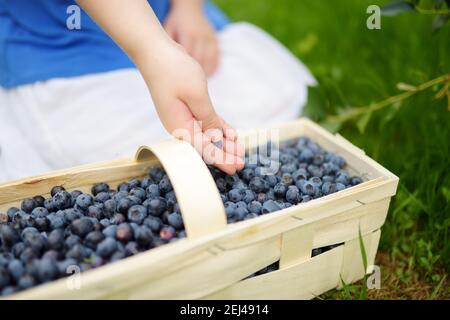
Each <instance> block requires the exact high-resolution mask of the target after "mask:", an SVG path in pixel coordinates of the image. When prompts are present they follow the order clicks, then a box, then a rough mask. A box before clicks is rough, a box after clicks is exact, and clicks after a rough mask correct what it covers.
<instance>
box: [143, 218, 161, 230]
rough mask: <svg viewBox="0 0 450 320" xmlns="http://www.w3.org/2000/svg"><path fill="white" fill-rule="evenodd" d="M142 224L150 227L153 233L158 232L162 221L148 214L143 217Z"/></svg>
mask: <svg viewBox="0 0 450 320" xmlns="http://www.w3.org/2000/svg"><path fill="white" fill-rule="evenodd" d="M143 224H144V225H145V226H147V227H149V228H150V230H152V231H153V232H155V233H159V231H160V230H161V227H162V225H163V223H162V221H161V219H160V218H158V217H153V216H149V217H147V218H145V220H144V222H143Z"/></svg>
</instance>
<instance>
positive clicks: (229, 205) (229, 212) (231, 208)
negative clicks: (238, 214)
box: [225, 202, 237, 218]
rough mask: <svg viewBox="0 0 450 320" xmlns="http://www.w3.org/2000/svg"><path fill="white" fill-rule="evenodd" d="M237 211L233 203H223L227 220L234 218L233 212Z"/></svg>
mask: <svg viewBox="0 0 450 320" xmlns="http://www.w3.org/2000/svg"><path fill="white" fill-rule="evenodd" d="M236 209H237V205H236V204H235V203H234V202H226V203H225V213H226V215H227V218H232V217H234V213H235V210H236Z"/></svg>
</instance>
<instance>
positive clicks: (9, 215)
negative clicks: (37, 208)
mask: <svg viewBox="0 0 450 320" xmlns="http://www.w3.org/2000/svg"><path fill="white" fill-rule="evenodd" d="M18 211H19V209H18V208H16V207H12V208H9V209H8V211H6V214H7V215H8V218H9V220H10V221H12V220H13V217H14V215H15V214H16V212H18Z"/></svg>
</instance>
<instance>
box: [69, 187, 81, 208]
mask: <svg viewBox="0 0 450 320" xmlns="http://www.w3.org/2000/svg"><path fill="white" fill-rule="evenodd" d="M82 193H83V192H81V191H80V190H73V191H71V192H70V196H71V197H72V207H73V206H74V205H75V201H76V200H77V198H78V196H79V195H80V194H82Z"/></svg>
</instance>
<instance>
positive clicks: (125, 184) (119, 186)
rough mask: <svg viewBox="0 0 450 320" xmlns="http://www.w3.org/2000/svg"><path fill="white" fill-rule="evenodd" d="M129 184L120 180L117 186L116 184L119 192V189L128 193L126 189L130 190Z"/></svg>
mask: <svg viewBox="0 0 450 320" xmlns="http://www.w3.org/2000/svg"><path fill="white" fill-rule="evenodd" d="M130 189H131V188H130V185H129V184H128V183H126V182H122V183H121V184H119V185H118V186H117V190H118V191H119V192H120V191H125V192H127V193H128V191H130Z"/></svg>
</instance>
